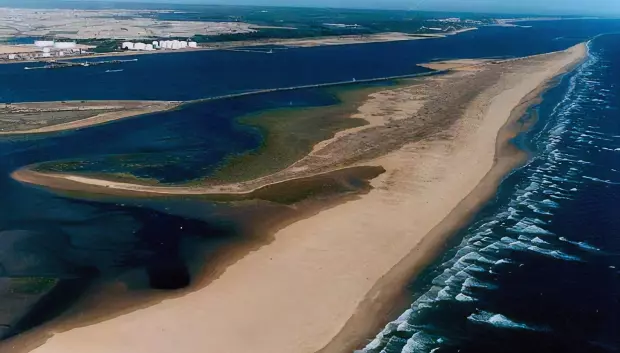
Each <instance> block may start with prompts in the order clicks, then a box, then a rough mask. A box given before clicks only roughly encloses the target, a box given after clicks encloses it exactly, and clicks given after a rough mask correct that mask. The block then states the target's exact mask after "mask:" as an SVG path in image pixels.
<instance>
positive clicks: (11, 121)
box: [0, 101, 181, 135]
mask: <svg viewBox="0 0 620 353" xmlns="http://www.w3.org/2000/svg"><path fill="white" fill-rule="evenodd" d="M180 104H181V103H180V102H165V101H65V102H35V103H13V104H0V135H20V134H41V133H48V132H57V131H63V130H75V129H79V128H83V127H88V126H93V125H99V124H104V123H108V122H111V121H114V120H119V119H123V118H128V117H132V116H137V115H144V114H151V113H156V112H161V111H164V110H170V109H174V108H176V107H178V106H179V105H180Z"/></svg>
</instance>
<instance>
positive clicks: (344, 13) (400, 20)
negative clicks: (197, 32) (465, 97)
mask: <svg viewBox="0 0 620 353" xmlns="http://www.w3.org/2000/svg"><path fill="white" fill-rule="evenodd" d="M179 9H180V8H179ZM186 10H187V12H184V13H162V14H158V16H157V18H159V19H163V20H185V21H236V22H246V23H251V24H254V25H257V26H263V27H274V28H258V32H255V33H239V34H227V35H219V36H195V37H193V38H194V40H196V41H197V42H202V43H216V42H227V41H244V40H258V39H292V38H312V37H322V36H343V35H367V34H374V33H381V32H403V33H409V34H421V33H437V31H436V30H429V28H441V29H442V30H444V31H448V30H455V29H461V28H464V27H472V26H475V25H482V24H486V23H490V22H492V20H493V18H498V17H501V16H497V15H493V16H491V15H479V14H471V13H467V14H466V13H437V12H421V11H393V10H355V9H329V8H293V7H258V6H209V5H200V6H187V9H186ZM449 17H452V18H460V19H462V20H463V21H461V22H436V21H431V20H434V19H444V18H449ZM465 20H468V21H467V22H466V21H465Z"/></svg>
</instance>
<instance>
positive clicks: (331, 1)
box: [0, 0, 620, 15]
mask: <svg viewBox="0 0 620 353" xmlns="http://www.w3.org/2000/svg"><path fill="white" fill-rule="evenodd" d="M116 1H133V2H136V1H141V2H157V3H166V2H168V3H185V4H190V3H191V4H230V5H233V4H234V5H276V6H317V7H325V6H327V7H345V8H389V9H412V10H443V11H468V12H513V13H516V12H518V13H540V14H584V15H588V14H601V15H620V0H116ZM1 3H2V0H0V4H1Z"/></svg>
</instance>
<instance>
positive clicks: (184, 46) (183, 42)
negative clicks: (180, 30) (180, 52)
mask: <svg viewBox="0 0 620 353" xmlns="http://www.w3.org/2000/svg"><path fill="white" fill-rule="evenodd" d="M179 44H180V45H181V49H183V48H187V42H186V41H184V40H182V41H180V42H179Z"/></svg>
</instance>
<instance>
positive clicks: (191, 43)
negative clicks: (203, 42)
mask: <svg viewBox="0 0 620 353" xmlns="http://www.w3.org/2000/svg"><path fill="white" fill-rule="evenodd" d="M187 46H188V47H190V48H198V43H196V42H189V43H187Z"/></svg>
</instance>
